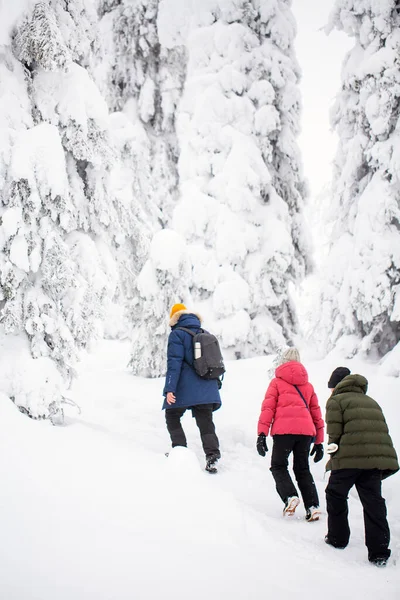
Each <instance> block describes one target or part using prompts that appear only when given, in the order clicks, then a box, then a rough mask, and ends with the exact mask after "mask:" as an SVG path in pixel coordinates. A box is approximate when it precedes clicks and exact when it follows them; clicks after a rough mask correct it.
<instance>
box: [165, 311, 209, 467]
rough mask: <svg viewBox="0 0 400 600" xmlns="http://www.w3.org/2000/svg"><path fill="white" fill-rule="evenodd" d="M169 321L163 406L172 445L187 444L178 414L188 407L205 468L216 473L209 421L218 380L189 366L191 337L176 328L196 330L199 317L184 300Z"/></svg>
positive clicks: (192, 358) (171, 314)
mask: <svg viewBox="0 0 400 600" xmlns="http://www.w3.org/2000/svg"><path fill="white" fill-rule="evenodd" d="M169 324H170V326H171V329H172V331H171V333H170V335H169V338H168V350H167V374H166V377H165V386H164V391H163V394H164V404H163V409H165V420H166V423H167V429H168V432H169V435H170V436H171V442H172V447H173V448H175V446H186V445H187V443H186V436H185V432H184V431H183V428H182V425H181V417H182V416H183V415H184V413H185V411H186V410H187V409H191V411H192V415H193V417H194V418H195V419H196V424H197V426H198V428H199V430H200V436H201V441H202V444H203V449H204V453H205V455H206V471H209V472H210V473H216V472H217V469H216V463H217V461H218V459H219V458H221V453H220V450H219V441H218V437H217V435H216V433H215V425H214V422H213V411H214V410H217V409H218V408H219V407H220V406H221V397H220V395H219V387H218V381H217V380H215V379H214V380H207V379H202V378H201V377H199V376H198V375H197V373H196V372H195V370H194V367H193V360H194V355H193V337H192V336H191V335H190V333H188V332H187V331H183V330H182V329H179V327H185V328H187V329H191V330H192V331H193V333H198V332H199V330H200V329H201V319H200V317H199V316H198V315H196V314H195V313H192V312H190V311H188V310H187V309H186V306H185V305H184V304H174V306H173V307H172V309H171V313H170V321H169Z"/></svg>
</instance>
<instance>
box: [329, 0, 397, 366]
mask: <svg viewBox="0 0 400 600" xmlns="http://www.w3.org/2000/svg"><path fill="white" fill-rule="evenodd" d="M399 13H400V8H399V3H398V2H397V1H396V0H384V1H383V0H357V1H356V0H337V1H336V5H335V8H334V11H333V13H332V15H331V23H330V26H331V28H333V27H336V28H338V29H341V30H343V31H345V32H346V33H347V34H348V35H350V36H353V37H354V47H353V49H352V50H351V51H350V52H349V53H348V54H347V57H346V59H345V63H344V66H343V75H342V79H343V83H342V89H341V91H340V93H339V95H338V97H337V101H336V104H335V106H334V109H333V113H332V119H333V124H334V126H335V127H336V131H337V132H338V134H339V138H340V143H339V149H338V152H337V156H336V162H335V174H334V181H333V191H332V201H331V206H330V209H329V212H328V214H327V217H326V220H327V227H328V228H329V229H330V230H332V235H331V245H330V252H329V257H328V260H327V262H326V264H325V265H324V268H323V271H324V272H325V274H326V276H327V281H326V282H324V286H323V287H324V294H323V296H324V297H323V307H324V308H323V314H322V318H321V321H320V324H319V327H320V330H321V331H322V333H323V336H322V337H323V338H324V342H325V347H326V349H328V350H329V349H331V348H332V347H333V345H334V344H335V343H337V341H338V339H339V338H343V340H342V342H343V343H345V344H346V348H347V350H348V351H349V352H351V353H353V352H356V351H362V352H366V353H370V352H373V353H375V354H377V355H378V356H383V355H385V354H386V353H387V352H388V351H390V350H391V349H392V348H393V347H394V346H395V345H396V344H398V342H399V340H400V325H399V323H400V292H399V290H400V119H399V117H400V71H399V55H400V14H399ZM332 224H333V225H332ZM346 340H347V341H346Z"/></svg>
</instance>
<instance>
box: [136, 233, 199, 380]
mask: <svg viewBox="0 0 400 600" xmlns="http://www.w3.org/2000/svg"><path fill="white" fill-rule="evenodd" d="M188 278H189V264H188V259H187V250H186V247H185V242H184V240H183V239H182V238H181V237H180V236H179V235H178V234H177V233H175V232H174V231H171V230H170V229H163V230H161V231H159V232H157V233H156V234H155V236H154V238H153V240H152V242H151V246H150V253H149V258H148V260H147V261H146V263H145V265H144V267H143V269H142V271H141V273H140V274H139V277H138V279H137V288H138V293H139V297H138V301H137V303H136V305H134V306H133V313H134V314H132V321H133V323H136V326H135V327H134V330H133V336H132V355H131V361H130V366H131V368H132V371H133V373H134V374H135V375H141V376H143V377H160V376H161V375H163V374H164V373H165V368H166V350H167V345H166V342H167V337H168V334H169V332H170V328H169V325H168V311H169V309H170V307H171V306H172V305H173V304H176V303H177V302H183V303H186V302H187V303H188V304H189V305H190V295H189V291H188V283H189V279H188Z"/></svg>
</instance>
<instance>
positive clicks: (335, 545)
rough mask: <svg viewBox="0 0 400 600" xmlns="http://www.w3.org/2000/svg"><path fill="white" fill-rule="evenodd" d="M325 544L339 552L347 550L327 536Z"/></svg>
mask: <svg viewBox="0 0 400 600" xmlns="http://www.w3.org/2000/svg"><path fill="white" fill-rule="evenodd" d="M325 544H328V546H332V548H336V549H337V550H344V549H345V548H346V546H340V545H338V544H336V543H334V542H332V540H331V539H330V538H329V537H328V536H327V535H326V536H325ZM346 545H347V544H346Z"/></svg>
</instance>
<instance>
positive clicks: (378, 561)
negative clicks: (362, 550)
mask: <svg viewBox="0 0 400 600" xmlns="http://www.w3.org/2000/svg"><path fill="white" fill-rule="evenodd" d="M388 554H389V556H387V555H386V556H368V560H369V562H370V563H371V564H373V565H376V566H377V567H386V565H387V561H388V560H389V557H390V554H391V552H390V550H388Z"/></svg>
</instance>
